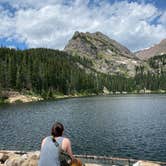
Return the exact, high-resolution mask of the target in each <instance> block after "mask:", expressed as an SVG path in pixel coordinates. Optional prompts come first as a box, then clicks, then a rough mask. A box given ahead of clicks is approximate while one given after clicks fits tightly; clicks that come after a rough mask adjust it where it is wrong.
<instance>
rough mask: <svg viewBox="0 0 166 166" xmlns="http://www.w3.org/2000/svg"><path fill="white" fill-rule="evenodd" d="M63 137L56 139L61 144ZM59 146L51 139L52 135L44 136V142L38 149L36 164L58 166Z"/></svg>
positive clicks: (39, 165)
mask: <svg viewBox="0 0 166 166" xmlns="http://www.w3.org/2000/svg"><path fill="white" fill-rule="evenodd" d="M62 141H63V137H59V138H58V139H57V143H58V144H59V146H61V144H62ZM59 146H56V145H55V143H54V142H53V140H52V136H48V137H46V138H45V143H44V145H43V146H42V148H41V151H40V159H39V164H38V166H53V165H54V166H60V162H59Z"/></svg>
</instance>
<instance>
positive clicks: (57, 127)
mask: <svg viewBox="0 0 166 166" xmlns="http://www.w3.org/2000/svg"><path fill="white" fill-rule="evenodd" d="M63 130H64V127H63V124H62V123H60V122H56V123H54V124H53V126H52V129H51V135H52V136H53V137H59V136H62V133H63Z"/></svg>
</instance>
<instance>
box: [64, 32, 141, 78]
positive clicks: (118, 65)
mask: <svg viewBox="0 0 166 166" xmlns="http://www.w3.org/2000/svg"><path fill="white" fill-rule="evenodd" d="M64 51H66V52H68V53H69V54H72V55H74V56H79V57H84V58H86V59H88V60H90V61H91V62H92V66H90V67H91V68H93V69H95V70H96V71H99V72H102V73H110V74H117V73H118V74H126V75H130V76H131V75H132V76H133V75H134V73H133V71H134V69H135V65H137V64H138V63H139V62H138V61H137V58H136V57H135V56H134V55H133V54H132V53H131V52H130V50H129V49H127V48H126V47H125V46H123V45H121V44H120V43H118V42H116V41H115V40H113V39H110V38H109V37H108V36H106V35H104V34H103V33H102V32H95V33H90V32H86V33H83V32H78V31H76V32H75V33H74V35H73V37H72V38H71V40H70V41H69V42H68V44H67V45H66V47H65V49H64Z"/></svg>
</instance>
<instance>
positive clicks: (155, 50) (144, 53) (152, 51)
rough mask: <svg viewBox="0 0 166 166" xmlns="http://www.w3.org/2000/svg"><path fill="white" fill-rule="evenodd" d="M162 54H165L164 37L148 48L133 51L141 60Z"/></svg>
mask: <svg viewBox="0 0 166 166" xmlns="http://www.w3.org/2000/svg"><path fill="white" fill-rule="evenodd" d="M162 54H166V39H164V40H162V41H161V42H160V43H159V44H156V45H154V46H152V47H150V48H148V49H145V50H141V51H138V52H136V53H135V55H136V56H137V57H138V58H139V59H142V60H147V59H149V58H151V57H154V56H156V55H162Z"/></svg>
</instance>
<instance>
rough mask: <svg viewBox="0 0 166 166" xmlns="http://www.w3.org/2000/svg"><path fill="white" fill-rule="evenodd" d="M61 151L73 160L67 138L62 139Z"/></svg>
mask: <svg viewBox="0 0 166 166" xmlns="http://www.w3.org/2000/svg"><path fill="white" fill-rule="evenodd" d="M62 149H63V150H64V151H66V152H67V153H68V154H69V155H70V157H71V158H72V159H74V156H73V152H72V148H71V142H70V140H69V139H68V138H64V140H63V142H62Z"/></svg>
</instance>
